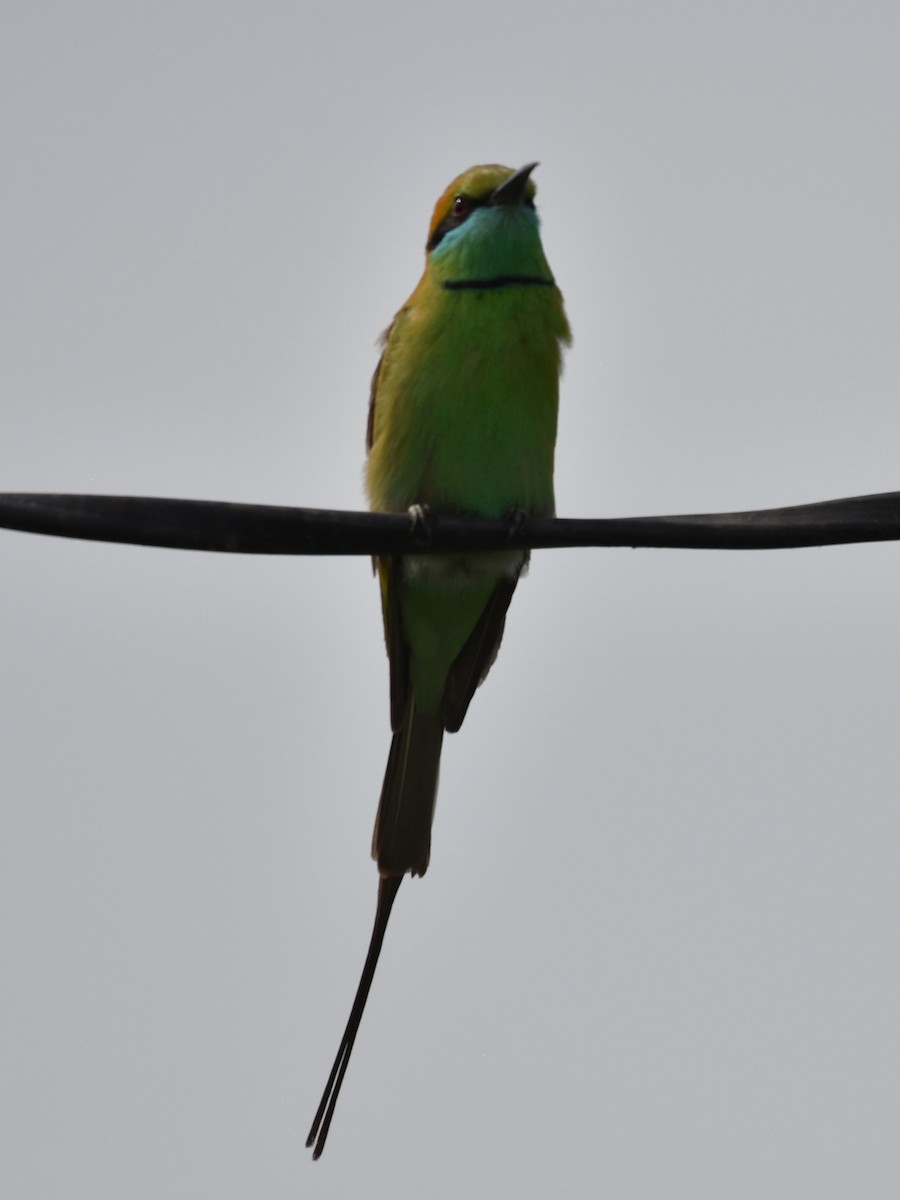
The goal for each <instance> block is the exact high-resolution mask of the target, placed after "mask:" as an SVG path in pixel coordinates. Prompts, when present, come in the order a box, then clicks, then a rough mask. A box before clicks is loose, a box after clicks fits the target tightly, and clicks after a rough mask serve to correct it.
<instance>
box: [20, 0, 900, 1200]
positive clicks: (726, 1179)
mask: <svg viewBox="0 0 900 1200" xmlns="http://www.w3.org/2000/svg"><path fill="white" fill-rule="evenodd" d="M898 61H900V9H898V6H897V4H896V2H895V0H883V2H881V3H866V2H865V0H863V2H862V3H860V0H854V2H853V3H849V2H831V3H829V2H827V0H826V2H825V3H818V4H812V3H797V2H793V0H788V2H785V0H779V2H778V3H775V2H771V0H762V2H761V3H756V4H753V5H752V6H745V5H738V4H731V5H715V4H709V3H706V4H704V3H688V4H679V5H673V4H665V3H662V2H661V0H644V2H642V0H638V2H636V3H630V4H627V5H623V4H611V3H606V2H603V0H601V2H598V0H591V2H589V3H588V2H587V0H584V2H581V3H577V2H573V0H560V2H559V3H556V4H551V5H547V4H537V3H531V2H528V0H523V2H521V3H517V4H512V3H496V2H493V0H478V2H477V3H474V2H472V0H461V2H460V3H457V4H455V5H452V6H450V7H447V6H433V5H423V4H421V3H413V2H407V3H400V2H396V3H372V4H361V3H357V4H350V5H338V4H323V3H303V4H294V5H288V4H284V3H269V2H268V0H255V2H254V3H253V4H238V3H231V2H226V3H219V4H213V3H198V2H195V0H179V3H178V4H174V3H170V2H169V0H157V3H155V4H153V5H144V4H142V5H135V4H121V3H120V4H106V3H95V2H92V0H91V2H87V0H86V2H82V3H79V4H71V3H62V2H61V0H48V2H47V3H43V4H24V3H19V2H17V0H10V2H8V3H6V4H5V5H4V6H3V11H2V14H0V161H2V163H3V187H2V189H0V259H2V284H0V304H2V314H0V398H2V399H0V403H2V415H3V422H2V424H3V436H2V439H0V487H2V488H3V489H4V490H10V491H12V490H31V491H41V490H46V491H72V492H109V493H131V494H149V495H168V496H192V497H203V498H209V499H227V500H243V501H257V502H271V503H278V504H301V505H313V506H321V507H331V506H333V507H342V508H359V507H362V504H363V497H362V487H361V467H362V458H363V431H364V425H365V417H366V402H367V391H368V383H369V378H370V375H371V372H372V368H373V366H374V363H375V359H376V353H377V352H376V349H375V339H376V336H377V334H378V333H379V331H380V330H381V329H382V328H383V327H384V326H385V325H386V323H387V322H388V320H389V319H390V317H391V316H392V314H393V313H394V311H395V310H396V309H397V307H399V305H400V304H401V303H402V301H403V300H404V299H405V298H406V296H407V295H408V293H409V292H410V291H411V290H412V287H413V286H414V284H415V282H416V280H417V278H418V276H419V273H420V271H421V265H422V254H423V243H424V237H425V232H426V229H427V225H428V219H429V216H430V213H431V208H432V206H433V204H434V201H435V200H436V198H437V196H438V195H439V193H440V192H441V190H442V189H443V188H444V187H445V186H446V184H447V183H448V182H449V181H450V180H451V179H452V178H453V176H454V175H456V174H457V173H458V172H459V171H461V170H463V169H465V168H466V167H468V166H470V165H472V164H473V163H477V162H483V161H500V162H505V163H507V164H509V165H511V166H519V165H521V164H522V163H524V162H528V161H531V160H532V159H539V160H540V163H541V166H540V168H539V169H538V171H537V172H536V173H535V179H536V182H537V184H538V203H539V208H540V211H541V215H542V218H543V227H544V241H545V247H546V250H547V254H548V258H549V260H550V262H551V265H552V267H553V269H554V271H555V274H556V277H557V279H558V281H559V282H560V285H561V287H562V289H563V291H564V293H565V296H566V301H567V306H568V311H569V315H570V318H571V322H572V326H573V329H574V333H575V344H574V347H573V349H572V351H571V353H570V355H569V357H568V363H567V368H566V374H565V378H564V381H563V391H562V407H561V419H560V438H559V446H558V455H557V497H558V506H559V511H560V513H561V514H562V515H567V516H600V515H626V514H627V515H638V514H650V513H660V512H691V511H693V512H697V511H701V512H702V511H713V510H732V509H739V508H755V507H765V506H769V505H781V504H790V503H803V502H808V501H814V500H822V499H828V498H832V497H837V496H846V495H854V494H862V493H869V492H878V491H888V490H894V489H898V488H900V453H898V445H900V415H898V400H900V337H898V330H900V154H898V140H900V138H898V135H900V72H898ZM898 554H900V550H898V547H897V546H896V545H885V546H868V547H844V548H840V547H838V548H831V549H822V550H806V551H783V552H777V553H768V554H745V555H740V554H736V553H733V554H729V553H699V552H674V551H673V552H659V551H625V550H621V551H600V550H582V551H572V552H565V553H563V552H544V553H539V554H537V555H535V559H534V563H533V567H532V571H531V575H530V578H529V579H528V580H527V581H526V582H525V584H523V586H522V587H520V589H519V591H518V593H517V596H516V600H515V604H514V606H513V609H512V611H511V614H510V619H509V623H508V628H507V636H506V639H505V643H504V646H503V651H502V653H501V655H500V660H499V663H498V665H497V667H496V668H495V670H494V672H493V673H492V675H491V678H490V680H489V682H488V684H487V685H486V686H485V688H484V689H483V690H482V691H481V692H480V693H479V695H478V696H477V697H476V700H475V702H474V704H473V707H472V710H471V712H470V714H469V717H468V720H467V722H466V725H465V727H464V729H463V730H462V732H461V733H460V734H459V735H458V736H456V737H453V738H450V739H448V741H447V743H446V746H445V754H444V764H443V773H442V780H441V792H440V797H439V802H438V814H437V822H436V829H435V838H434V852H433V857H432V866H431V869H430V871H429V873H428V875H427V877H426V878H425V879H424V880H415V881H412V882H408V883H406V884H405V885H404V887H403V889H402V891H401V893H400V897H399V900H398V903H397V906H396V909H395V915H394V920H393V924H392V927H391V929H390V931H389V934H388V938H387V942H386V947H385V952H384V955H383V958H382V963H381V967H380V969H379V973H378V977H377V978H376V981H375V986H374V989H373V993H372V998H371V1001H370V1004H369V1010H368V1012H367V1013H366V1017H365V1020H364V1022H363V1026H362V1030H361V1033H360V1038H359V1041H358V1043H357V1048H356V1051H355V1055H354V1060H353V1062H352V1065H351V1067H350V1071H349V1073H348V1076H347V1082H346V1085H345V1088H344V1093H343V1095H342V1097H341V1103H340V1105H339V1108H338V1112H337V1116H336V1119H335V1124H334V1127H333V1130H332V1134H331V1138H330V1141H329V1145H328V1149H327V1151H326V1154H325V1157H324V1158H323V1160H322V1161H321V1162H320V1163H318V1164H315V1165H313V1164H312V1163H311V1162H310V1161H309V1157H308V1153H307V1152H306V1151H305V1150H304V1148H303V1140H304V1137H305V1135H306V1131H307V1128H308V1126H309V1122H310V1120H311V1118H312V1114H313V1112H314V1110H315V1107H316V1103H317V1101H318V1098H319V1094H320V1091H321V1088H322V1086H323V1084H324V1081H325V1078H326V1076H327V1073H328V1069H329V1067H330V1064H331V1060H332V1057H333V1054H334V1051H335V1049H336V1046H337V1041H338V1038H339V1036H340V1032H341V1029H342V1026H343V1023H344V1021H345V1019H346V1016H347V1011H348V1008H349V1004H350V1001H351V999H352V995H353V991H354V988H355V987H356V981H357V977H358V973H359V970H360V967H361V964H362V959H363V955H364V952H365V947H366V943H367V941H368V937H369V932H370V925H371V919H372V912H373V906H374V900H375V890H376V873H375V869H374V866H373V864H372V863H371V861H370V860H369V840H370V836H371V827H372V821H373V817H374V812H375V807H376V803H377V798H378V790H379V787H380V783H381V776H382V772H383V769H384V762H385V758H386V755H387V750H388V744H389V728H388V706H387V666H386V660H385V657H384V652H383V648H382V643H381V627H380V626H381V619H380V614H379V609H378V595H377V588H376V586H375V584H374V583H373V581H372V579H371V575H370V570H369V566H368V563H367V562H366V561H364V560H360V559H355V560H354V559H347V560H343V561H328V560H313V559H310V560H293V561H286V560H279V561H269V560H264V559H258V560H251V559H240V558H228V557H225V556H214V555H201V554H187V553H178V552H175V551H162V550H150V549H140V548H131V547H115V546H102V545H90V544H81V543H74V542H65V541H61V540H55V539H44V538H38V537H31V536H26V535H22V534H15V533H3V534H0V571H2V576H0V578H2V617H3V619H2V621H0V663H2V673H3V679H4V683H5V686H4V688H3V690H2V693H0V778H2V805H0V923H2V924H0V936H2V963H3V970H2V992H0V994H2V1008H0V1064H2V1065H0V1129H2V1134H0V1138H2V1153H0V1191H2V1193H3V1195H4V1196H9V1197H15V1198H16V1200H45V1198H47V1197H66V1198H67V1200H68V1198H70V1197H72V1198H81V1197H84V1198H91V1200H96V1198H97V1197H103V1198H106V1197H116V1198H117V1200H118V1198H122V1197H128V1198H129V1200H131V1198H132V1197H134V1198H140V1200H145V1198H146V1200H151V1198H152V1200H157V1198H158V1197H161V1196H172V1197H182V1196H183V1197H207V1196H209V1197H216V1198H217V1200H231V1198H234V1200H244V1198H246V1197H248V1196H260V1197H262V1196H265V1197H296V1196H302V1197H316V1198H319V1197H321V1198H322V1200H330V1198H332V1197H339V1198H341V1200H347V1197H351V1196H362V1195H365V1196H368V1197H373V1198H375V1200H381V1198H382V1197H384V1198H388V1197H391V1198H394V1197H396V1196H397V1194H398V1190H399V1192H401V1193H402V1192H403V1191H404V1190H409V1189H413V1190H415V1192H416V1194H417V1195H421V1196H427V1197H429V1198H434V1200H444V1198H450V1197H453V1198H454V1200H455V1198H457V1197H460V1196H472V1197H482V1196H484V1197H488V1196H517V1197H547V1196H556V1195H563V1194H564V1195H567V1196H596V1195H601V1196H609V1197H615V1198H616V1200H631V1198H635V1200H657V1198H659V1197H666V1198H668V1197H675V1198H684V1200H705V1198H709V1200H722V1198H723V1197H727V1198H728V1200H745V1198H746V1200H758V1198H759V1197H766V1198H767V1200H768V1198H771V1197H775V1198H781V1197H785V1198H790V1200H795V1198H797V1197H822V1196H828V1197H829V1198H831V1197H854V1198H856V1197H861V1196H864V1197H866V1200H880V1198H882V1197H883V1198H885V1200H887V1198H890V1200H893V1198H894V1197H896V1196H897V1195H898V1194H900V1152H898V1148H897V1130H898V1127H900V1018H898V1012H900V948H898V932H897V931H898V910H900V805H898V791H900V740H898V736H897V729H898V693H900V634H898V624H897V613H898V606H900V571H898Z"/></svg>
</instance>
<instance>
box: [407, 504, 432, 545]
mask: <svg viewBox="0 0 900 1200" xmlns="http://www.w3.org/2000/svg"><path fill="white" fill-rule="evenodd" d="M406 511H407V512H408V513H409V519H410V521H411V522H412V535H413V537H414V538H415V540H416V541H418V542H422V543H423V544H424V545H426V546H427V545H428V543H429V542H430V541H431V532H432V529H433V528H434V514H433V513H432V511H431V509H430V508H429V507H428V505H427V504H411V505H410V506H409V508H408V509H407V510H406Z"/></svg>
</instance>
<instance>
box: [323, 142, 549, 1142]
mask: <svg viewBox="0 0 900 1200" xmlns="http://www.w3.org/2000/svg"><path fill="white" fill-rule="evenodd" d="M536 166H537V164H536V163H529V164H528V165H527V166H524V167H522V168H521V169H520V170H518V171H513V170H511V169H510V168H509V167H501V166H481V167H472V168H471V170H468V171H466V172H464V174H462V175H460V176H459V177H458V178H457V179H455V180H454V181H453V183H451V184H450V186H449V187H448V188H447V190H446V191H445V192H444V194H443V195H442V196H441V198H440V200H438V202H437V206H436V208H435V210H434V215H433V217H432V220H431V227H430V229H429V231H428V241H427V243H426V258H425V273H424V274H423V276H422V278H421V280H420V281H419V285H418V287H417V288H416V290H415V291H414V292H413V294H412V295H411V296H410V298H409V300H407V302H406V304H404V306H403V307H402V308H401V309H400V311H399V312H398V313H397V315H396V316H395V317H394V320H393V322H392V323H391V325H390V327H389V328H388V330H387V331H386V333H385V334H384V338H383V345H384V352H383V354H382V356H381V360H380V362H379V363H378V366H377V367H376V369H375V375H374V377H373V379H372V391H371V397H370V402H369V424H368V432H367V438H366V441H367V449H368V460H367V464H366V488H367V491H368V494H369V501H370V506H371V508H372V509H373V510H374V511H376V512H389V513H400V512H406V511H407V510H409V511H412V512H413V514H414V516H415V517H416V518H417V519H419V520H423V521H425V523H426V525H427V520H428V514H429V512H433V513H436V514H440V513H455V514H470V515H476V516H482V517H502V516H504V515H509V516H510V518H511V519H512V520H517V519H519V518H520V517H521V515H523V514H525V515H532V516H543V517H546V516H552V515H553V513H554V499H553V452H554V446H555V443H556V415H557V402H558V392H559V375H560V369H561V364H562V346H563V345H564V344H568V342H569V340H570V334H569V326H568V323H567V321H566V316H565V312H564V310H563V302H562V296H561V295H560V292H559V289H558V288H557V286H556V283H555V282H554V279H553V276H552V274H551V273H550V268H549V266H548V265H547V260H546V258H545V257H544V251H543V247H542V246H541V239H540V233H539V230H538V218H537V214H536V213H535V210H534V195H535V186H534V182H533V181H532V179H531V173H532V171H533V170H534V168H535V167H536ZM527 559H528V555H527V554H526V553H523V552H522V551H518V550H508V551H502V552H498V553H471V554H453V555H405V556H403V557H396V558H381V559H378V560H377V563H376V566H377V569H378V575H379V577H380V581H381V599H382V610H383V614H384V633H385V641H386V643H387V652H388V658H389V662H390V699H391V725H392V727H393V730H394V738H393V742H392V744H391V751H390V756H389V758H388V763H387V770H386V771H385V776H384V784H383V786H382V790H381V801H380V803H379V806H378V816H377V819H376V821H375V834H374V838H373V843H372V856H373V858H374V859H375V860H376V861H377V863H378V871H379V876H380V878H379V888H378V906H377V910H376V915H375V927H374V929H373V932H372V940H371V943H370V945H369V951H368V955H367V957H366V962H365V966H364V967H363V972H362V978H361V979H360V982H359V988H358V990H357V993H356V999H355V1000H354V1003H353V1008H352V1010H351V1012H350V1019H349V1020H348V1022H347V1027H346V1029H345V1031H344V1036H343V1038H342V1040H341V1044H340V1049H339V1050H338V1053H337V1057H336V1059H335V1062H334V1066H333V1068H332V1071H331V1075H330V1076H329V1079H328V1083H327V1085H326V1087H325V1092H324V1094H323V1096H322V1101H321V1103H320V1105H319V1109H318V1112H317V1113H316V1117H315V1120H314V1121H313V1124H312V1129H311V1130H310V1133H309V1137H308V1139H307V1143H306V1144H307V1146H312V1145H315V1149H314V1151H313V1158H318V1157H319V1155H320V1154H321V1153H322V1150H323V1148H324V1145H325V1140H326V1138H327V1137H328V1130H329V1126H330V1125H331V1119H332V1116H333V1114H334V1107H335V1104H336V1102H337V1097H338V1093H339V1091H340V1088H341V1083H342V1082H343V1078H344V1073H345V1071H346V1069H347V1063H348V1061H349V1059H350V1053H351V1051H352V1049H353V1043H354V1041H355V1039H356V1034H357V1030H358V1029H359V1023H360V1020H361V1018H362V1014H363V1009H364V1007H365V1003H366V999H367V997H368V994H369V988H370V986H371V984H372V977H373V975H374V973H375V967H376V965H377V962H378V956H379V953H380V951H381V945H382V941H383V939H384V934H385V929H386V928H387V923H388V919H389V917H390V912H391V907H392V905H393V903H394V898H395V896H396V895H397V891H398V889H399V887H400V883H401V881H402V879H403V876H404V875H405V874H406V872H407V871H408V872H410V873H411V874H412V875H424V874H425V871H426V869H427V867H428V859H429V854H430V850H431V823H432V819H433V816H434V805H435V797H436V794H437V783H438V766H439V763H440V755H441V742H442V740H443V736H444V731H445V730H446V731H448V732H450V733H453V732H455V731H456V730H457V729H459V727H460V725H462V722H463V718H464V717H465V715H466V710H467V708H468V707H469V702H470V701H471V699H472V695H473V693H474V691H475V689H476V687H478V685H479V684H480V683H481V682H482V680H483V679H484V677H485V676H486V675H487V673H488V671H489V670H490V668H491V665H492V664H493V662H494V659H495V658H496V657H497V651H498V649H499V647H500V639H501V637H502V636H503V626H504V621H505V617H506V610H507V608H508V607H509V603H510V600H511V599H512V595H513V592H514V591H515V589H516V583H517V582H518V579H519V575H520V574H521V573H522V570H523V568H524V567H525V565H526V563H527Z"/></svg>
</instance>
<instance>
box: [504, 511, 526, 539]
mask: <svg viewBox="0 0 900 1200" xmlns="http://www.w3.org/2000/svg"><path fill="white" fill-rule="evenodd" d="M503 520H504V521H505V522H506V526H507V529H506V536H507V537H508V538H509V539H510V540H512V539H513V538H514V537H516V535H517V534H519V533H521V532H522V526H523V525H524V524H525V522H526V521H527V520H528V513H527V512H526V511H525V509H524V508H508V509H507V510H506V512H505V513H504V514H503Z"/></svg>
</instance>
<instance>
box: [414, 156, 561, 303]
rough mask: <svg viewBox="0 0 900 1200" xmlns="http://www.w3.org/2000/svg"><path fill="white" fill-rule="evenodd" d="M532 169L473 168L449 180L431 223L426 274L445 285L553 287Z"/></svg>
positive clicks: (531, 166) (528, 165) (526, 167)
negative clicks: (524, 281)
mask: <svg viewBox="0 0 900 1200" xmlns="http://www.w3.org/2000/svg"><path fill="white" fill-rule="evenodd" d="M536 166H537V163H528V164H527V166H524V167H520V168H519V170H518V171H515V170H513V169H512V168H510V167H501V166H497V165H491V166H482V167H471V168H470V169H469V170H468V171H464V172H463V174H462V175H460V176H458V177H457V178H456V179H454V180H453V182H452V183H451V184H450V186H449V187H448V188H447V190H446V191H445V192H444V194H443V195H442V196H441V198H440V200H438V202H437V205H436V206H435V210H434V215H433V216H432V218H431V226H430V228H429V230H428V241H427V243H426V247H425V249H426V255H427V270H428V272H429V274H432V275H433V276H435V278H436V280H437V281H438V282H440V283H442V284H443V285H444V286H448V285H449V286H452V285H453V283H465V282H466V281H470V282H471V281H478V280H482V281H490V280H495V279H501V278H506V277H509V276H522V277H529V278H531V277H533V278H534V279H540V280H542V281H545V282H547V283H552V282H553V277H552V275H551V273H550V268H549V267H548V266H547V260H546V259H545V257H544V251H543V249H542V247H541V238H540V232H539V228H538V218H537V213H536V212H535V210H534V196H535V190H536V189H535V186H534V182H533V180H532V179H531V172H532V171H533V170H534V168H535V167H536Z"/></svg>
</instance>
